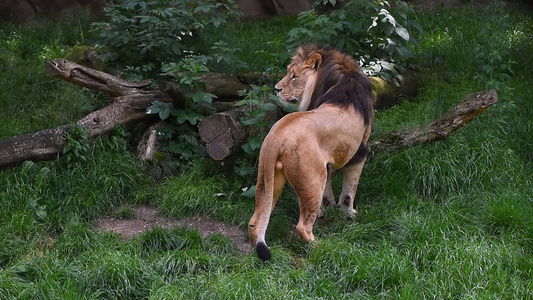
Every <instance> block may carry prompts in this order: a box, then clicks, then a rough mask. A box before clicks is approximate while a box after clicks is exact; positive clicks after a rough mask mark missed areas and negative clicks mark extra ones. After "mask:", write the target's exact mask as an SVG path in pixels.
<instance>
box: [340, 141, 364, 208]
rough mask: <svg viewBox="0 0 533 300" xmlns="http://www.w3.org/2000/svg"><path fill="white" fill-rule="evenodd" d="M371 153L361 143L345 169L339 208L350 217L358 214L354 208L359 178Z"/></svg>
mask: <svg viewBox="0 0 533 300" xmlns="http://www.w3.org/2000/svg"><path fill="white" fill-rule="evenodd" d="M369 152H370V149H369V148H368V147H367V146H366V145H365V144H364V143H361V146H360V147H359V150H357V153H356V154H355V156H354V157H353V158H352V159H351V161H350V162H349V163H348V164H347V165H346V166H344V168H343V175H342V176H343V177H342V192H341V195H340V197H339V207H340V208H341V209H342V210H344V211H345V212H346V213H347V214H348V215H349V216H350V217H354V216H355V215H356V214H357V211H356V210H355V209H354V208H353V204H354V199H355V193H356V192H357V187H358V186H359V178H360V177H361V173H362V172H363V167H364V165H365V161H366V157H367V156H368V153H369Z"/></svg>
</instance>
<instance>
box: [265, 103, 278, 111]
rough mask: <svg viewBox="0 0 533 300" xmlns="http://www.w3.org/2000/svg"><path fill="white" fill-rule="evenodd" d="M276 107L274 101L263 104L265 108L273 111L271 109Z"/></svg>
mask: <svg viewBox="0 0 533 300" xmlns="http://www.w3.org/2000/svg"><path fill="white" fill-rule="evenodd" d="M274 109H276V105H274V104H272V103H265V104H263V110H266V111H271V110H274Z"/></svg>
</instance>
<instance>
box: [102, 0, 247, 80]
mask: <svg viewBox="0 0 533 300" xmlns="http://www.w3.org/2000/svg"><path fill="white" fill-rule="evenodd" d="M234 8H235V3H234V2H233V1H232V0H224V1H215V0H201V1H188V0H168V1H156V0H149V1H139V0H122V1H119V2H117V3H115V2H112V3H110V4H108V5H107V7H106V8H105V13H106V16H107V18H108V21H107V22H100V23H95V24H94V30H96V31H98V32H100V39H99V43H100V44H101V45H102V46H103V47H104V48H105V50H106V55H105V56H106V58H107V60H109V61H112V62H113V63H114V64H117V65H118V66H119V67H121V68H122V69H123V70H126V71H127V73H130V75H134V76H137V77H139V76H141V75H142V76H144V77H145V78H146V77H152V76H156V75H158V74H159V70H160V68H161V67H162V66H163V65H165V64H168V63H171V62H176V61H180V60H181V59H183V58H187V57H191V56H195V55H199V54H202V52H203V49H204V48H205V47H206V45H211V44H212V43H213V42H214V41H217V40H216V38H217V37H218V36H220V31H219V29H220V27H221V25H223V24H226V23H227V22H228V20H229V19H231V18H234V17H235V16H237V11H236V10H235V9H234ZM222 59H223V57H222V58H221V57H220V56H218V57H217V58H216V61H217V62H220V60H222Z"/></svg>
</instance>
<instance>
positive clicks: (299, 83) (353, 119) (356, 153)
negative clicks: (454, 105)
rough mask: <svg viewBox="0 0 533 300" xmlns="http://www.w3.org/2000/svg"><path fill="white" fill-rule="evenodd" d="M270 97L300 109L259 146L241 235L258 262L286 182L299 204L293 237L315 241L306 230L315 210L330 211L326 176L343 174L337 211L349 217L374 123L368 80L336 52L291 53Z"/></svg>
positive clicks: (265, 253)
mask: <svg viewBox="0 0 533 300" xmlns="http://www.w3.org/2000/svg"><path fill="white" fill-rule="evenodd" d="M276 90H278V96H279V98H280V99H281V100H282V101H285V102H294V101H298V102H300V105H299V110H300V112H295V113H291V114H288V115H286V116H285V117H283V118H282V119H280V120H279V121H278V122H277V123H276V124H274V126H273V127H272V129H270V132H269V133H268V135H267V136H266V138H265V140H264V142H263V145H262V147H261V153H260V156H259V171H258V178H257V189H256V192H255V212H254V214H253V216H252V218H251V219H250V222H249V223H248V230H249V233H250V238H251V240H252V245H255V247H256V251H257V255H258V256H259V257H260V258H261V259H263V260H268V259H270V249H269V248H268V247H267V245H266V243H265V233H266V229H267V226H268V221H269V218H270V214H271V212H272V210H273V209H274V206H275V205H276V202H277V200H278V198H279V196H280V194H281V192H282V190H283V187H284V186H285V183H286V181H287V180H288V181H289V183H290V185H291V186H292V187H293V189H294V191H295V193H296V196H297V197H298V200H299V203H300V220H299V222H298V225H297V226H296V230H297V231H298V233H299V235H300V238H301V239H302V241H304V242H309V241H313V240H314V236H313V224H314V222H315V219H316V218H317V216H318V215H319V213H320V212H321V210H322V209H321V206H324V205H335V196H334V194H333V190H332V188H331V173H332V171H335V170H338V169H341V168H342V169H343V186H342V193H341V196H340V198H339V203H338V206H340V207H341V208H342V209H343V210H345V211H346V212H347V213H348V214H350V215H354V214H355V213H356V211H355V210H354V209H353V202H354V196H355V192H356V190H357V185H358V182H359V176H360V175H361V171H362V170H363V165H364V163H365V160H366V157H367V155H368V152H369V149H368V147H367V146H366V142H367V140H368V137H369V135H370V129H371V123H372V120H373V116H374V111H373V107H372V88H371V85H370V81H369V80H368V78H367V77H366V76H365V75H364V74H363V73H362V72H361V71H360V69H359V67H358V66H357V63H356V62H355V61H354V60H353V58H352V57H351V56H349V55H345V54H342V53H341V52H339V51H337V50H335V49H327V48H319V47H317V46H315V45H306V46H301V47H300V48H298V50H297V53H296V55H295V56H294V57H293V58H292V62H291V64H289V66H288V67H287V75H286V76H285V77H284V78H283V79H281V80H280V82H278V83H277V84H276Z"/></svg>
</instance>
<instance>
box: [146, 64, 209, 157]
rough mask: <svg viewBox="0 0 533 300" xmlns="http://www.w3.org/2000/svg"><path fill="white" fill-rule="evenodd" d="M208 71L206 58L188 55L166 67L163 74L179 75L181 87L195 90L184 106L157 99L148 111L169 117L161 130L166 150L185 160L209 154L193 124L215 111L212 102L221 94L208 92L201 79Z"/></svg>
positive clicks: (186, 98) (188, 95) (178, 81)
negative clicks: (188, 56)
mask: <svg viewBox="0 0 533 300" xmlns="http://www.w3.org/2000/svg"><path fill="white" fill-rule="evenodd" d="M206 71H208V69H207V68H206V67H205V60H204V59H203V57H196V58H184V59H182V60H181V61H180V62H179V63H169V64H167V65H165V66H163V75H165V76H169V77H173V78H175V80H176V82H177V83H178V84H179V87H180V89H181V90H186V91H191V92H190V93H187V94H185V95H184V99H183V101H184V102H183V107H180V108H176V107H175V106H174V104H173V103H163V102H160V101H154V102H152V105H151V106H150V107H148V108H147V109H146V113H147V114H158V115H159V118H160V119H161V120H167V125H166V126H165V127H164V128H160V129H159V130H158V135H159V137H160V138H162V139H163V140H164V141H166V142H167V143H165V145H164V147H163V150H165V151H169V152H171V153H174V154H178V155H180V156H181V157H182V158H185V159H191V158H193V157H195V156H197V155H200V154H204V153H205V150H204V149H203V146H202V145H201V143H200V141H199V138H198V134H197V132H196V131H195V130H194V129H193V128H194V127H193V126H196V125H197V124H198V122H199V121H201V120H202V119H203V118H204V116H206V115H210V114H212V113H213V112H214V111H215V109H214V108H213V106H212V105H211V103H212V101H213V99H214V98H216V97H217V96H215V95H213V94H210V93H207V92H204V86H203V85H202V84H201V83H200V82H199V81H198V79H200V74H201V73H202V72H206ZM171 116H172V118H170V117H171Z"/></svg>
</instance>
